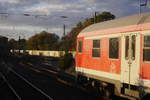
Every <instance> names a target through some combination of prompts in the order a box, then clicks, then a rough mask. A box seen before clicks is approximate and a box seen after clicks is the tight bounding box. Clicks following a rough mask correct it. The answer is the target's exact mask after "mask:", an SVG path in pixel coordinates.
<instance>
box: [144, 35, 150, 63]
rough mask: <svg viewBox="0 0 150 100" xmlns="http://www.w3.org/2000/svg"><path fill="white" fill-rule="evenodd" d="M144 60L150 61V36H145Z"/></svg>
mask: <svg viewBox="0 0 150 100" xmlns="http://www.w3.org/2000/svg"><path fill="white" fill-rule="evenodd" d="M143 60H144V61H150V36H144V48H143Z"/></svg>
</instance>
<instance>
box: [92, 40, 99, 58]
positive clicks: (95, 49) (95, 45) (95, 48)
mask: <svg viewBox="0 0 150 100" xmlns="http://www.w3.org/2000/svg"><path fill="white" fill-rule="evenodd" d="M92 57H100V40H93V48H92Z"/></svg>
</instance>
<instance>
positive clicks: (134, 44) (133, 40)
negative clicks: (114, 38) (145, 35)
mask: <svg viewBox="0 0 150 100" xmlns="http://www.w3.org/2000/svg"><path fill="white" fill-rule="evenodd" d="M135 46H136V36H135V35H133V36H132V47H131V50H132V60H134V59H135Z"/></svg>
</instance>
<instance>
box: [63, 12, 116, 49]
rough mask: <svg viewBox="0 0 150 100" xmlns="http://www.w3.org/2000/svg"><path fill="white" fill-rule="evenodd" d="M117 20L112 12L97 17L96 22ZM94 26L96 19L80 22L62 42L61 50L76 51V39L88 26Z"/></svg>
mask: <svg viewBox="0 0 150 100" xmlns="http://www.w3.org/2000/svg"><path fill="white" fill-rule="evenodd" d="M114 18H115V15H113V14H111V13H110V12H102V13H100V14H98V15H97V16H96V22H103V21H107V20H112V19H114ZM92 24H94V18H87V19H86V20H85V21H83V22H79V23H78V24H76V26H75V27H74V28H72V29H71V31H70V32H69V33H68V34H67V35H66V36H64V37H62V40H61V43H60V44H61V46H60V48H61V49H63V50H65V51H69V50H75V49H76V37H77V35H78V34H79V33H80V32H81V31H82V30H83V29H84V28H85V27H87V26H89V25H92Z"/></svg>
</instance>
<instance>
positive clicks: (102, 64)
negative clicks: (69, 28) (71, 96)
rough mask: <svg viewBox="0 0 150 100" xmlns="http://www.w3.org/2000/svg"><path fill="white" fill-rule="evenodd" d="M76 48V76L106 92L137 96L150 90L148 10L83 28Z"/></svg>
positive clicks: (149, 14) (129, 96) (149, 19)
mask: <svg viewBox="0 0 150 100" xmlns="http://www.w3.org/2000/svg"><path fill="white" fill-rule="evenodd" d="M76 51H77V53H76V72H77V73H78V76H80V77H79V78H81V77H82V78H84V79H85V78H86V79H87V81H86V82H90V83H91V84H92V85H93V86H96V87H97V88H99V89H100V90H103V89H104V90H105V92H106V94H107V96H110V95H111V94H113V93H115V94H116V95H119V96H124V97H128V98H136V99H137V98H141V97H144V96H147V95H148V94H150V13H149V12H148V13H143V14H138V15H134V16H128V17H125V18H120V19H115V20H110V21H105V22H101V23H97V24H93V25H91V26H89V27H87V28H85V29H84V30H83V31H81V33H79V35H78V37H77V50H76ZM79 78H78V79H79ZM79 80H81V79H79ZM96 84H97V85H96Z"/></svg>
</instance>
